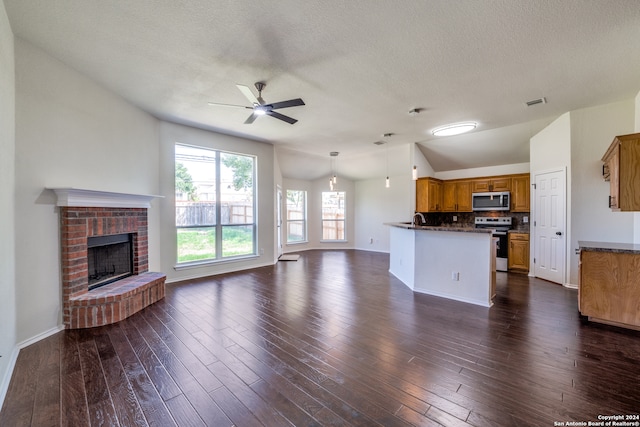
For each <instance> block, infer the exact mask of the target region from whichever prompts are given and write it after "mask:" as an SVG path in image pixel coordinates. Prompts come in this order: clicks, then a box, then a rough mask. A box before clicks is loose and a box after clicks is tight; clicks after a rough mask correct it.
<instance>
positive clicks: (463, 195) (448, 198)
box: [442, 181, 471, 212]
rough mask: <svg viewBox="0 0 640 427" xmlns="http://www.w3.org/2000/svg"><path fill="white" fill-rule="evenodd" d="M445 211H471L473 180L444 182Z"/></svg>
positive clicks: (443, 209) (443, 207)
mask: <svg viewBox="0 0 640 427" xmlns="http://www.w3.org/2000/svg"><path fill="white" fill-rule="evenodd" d="M442 211H443V212H471V181H444V182H443V183H442Z"/></svg>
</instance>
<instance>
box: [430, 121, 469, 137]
mask: <svg viewBox="0 0 640 427" xmlns="http://www.w3.org/2000/svg"><path fill="white" fill-rule="evenodd" d="M476 126H478V124H477V123H475V122H464V123H453V124H450V125H445V126H441V127H439V128H436V129H434V130H432V131H431V133H432V134H433V136H452V135H460V134H461V133H465V132H469V131H471V130H474V129H475V128H476Z"/></svg>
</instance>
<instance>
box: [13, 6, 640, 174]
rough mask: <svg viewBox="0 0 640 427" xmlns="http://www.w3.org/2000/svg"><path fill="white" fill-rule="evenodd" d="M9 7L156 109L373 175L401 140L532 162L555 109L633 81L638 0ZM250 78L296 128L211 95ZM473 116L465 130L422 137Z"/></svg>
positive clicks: (242, 100)
mask: <svg viewBox="0 0 640 427" xmlns="http://www.w3.org/2000/svg"><path fill="white" fill-rule="evenodd" d="M4 3H5V6H6V9H7V13H8V15H9V20H10V23H11V26H12V30H13V32H14V34H15V35H16V36H17V37H20V38H22V39H24V40H27V41H28V42H30V43H32V44H34V45H36V46H38V47H40V48H42V49H43V50H44V51H46V52H47V53H49V54H50V55H52V56H54V57H56V58H58V59H59V60H61V61H62V62H64V63H66V64H68V65H69V66H71V67H72V68H74V69H76V70H78V71H80V72H81V73H84V74H85V75H87V76H89V77H90V78H92V79H93V80H95V81H96V82H98V83H99V84H101V85H103V86H105V87H107V88H108V89H110V90H112V91H113V92H115V93H118V94H120V95H121V96H122V97H124V98H126V99H127V100H128V101H130V102H131V103H132V104H134V105H136V106H138V107H140V108H141V109H143V110H145V111H148V112H149V113H151V114H153V115H154V116H156V117H158V118H160V119H164V120H169V121H173V122H178V123H184V124H188V125H192V126H196V127H200V128H205V129H210V130H214V131H218V132H222V133H228V134H233V135H240V136H244V137H246V138H250V139H255V140H258V141H264V142H268V143H271V144H274V145H275V146H276V147H277V152H278V153H279V162H280V165H281V168H282V170H283V174H284V175H285V176H286V177H291V178H299V179H315V178H319V177H320V176H323V175H324V174H326V173H328V167H329V152H330V151H338V152H340V156H339V159H340V172H341V174H343V175H345V176H347V177H350V178H352V179H365V178H371V177H373V176H376V175H379V174H380V168H379V164H380V161H381V159H382V158H384V157H385V156H386V155H387V153H389V155H390V156H391V164H392V167H396V166H393V165H394V153H395V152H396V151H394V148H398V147H400V146H405V145H406V144H407V143H412V142H417V143H419V147H420V149H421V150H422V152H423V153H424V154H425V156H426V157H427V159H428V160H429V162H430V163H431V165H432V166H433V168H434V169H435V170H436V171H445V170H456V169H465V168H473V167H481V166H495V165H500V164H512V163H522V162H528V161H529V150H528V144H529V138H530V137H531V136H532V135H534V134H535V133H537V132H538V131H539V130H541V129H542V128H544V127H545V126H546V125H547V124H548V123H550V122H551V121H552V120H553V119H555V118H556V117H558V116H559V115H561V114H562V113H565V112H567V111H571V110H575V109H579V108H584V107H589V106H594V105H600V104H604V103H608V102H613V101H618V100H622V99H629V98H631V97H633V96H634V95H635V94H636V93H638V91H639V90H640V43H639V42H638V40H640V7H639V6H638V2H637V0H610V1H602V0H453V1H452V0H403V1H401V2H397V1H391V0H349V1H342V0H307V1H299V0H279V1H274V2H257V1H255V0H235V1H227V0H183V1H158V0H135V1H131V0H109V1H100V0H30V1H24V0H4ZM257 81H263V82H266V83H267V86H266V88H265V89H264V91H263V93H262V96H263V97H264V98H265V100H266V101H267V102H277V101H282V100H287V99H291V98H298V97H300V98H302V99H303V100H304V102H305V104H306V105H305V106H300V107H293V108H288V109H283V110H279V111H281V112H282V113H283V114H286V115H288V116H291V117H294V118H296V119H298V120H299V121H298V122H297V123H296V124H294V125H290V124H288V123H285V122H283V121H280V120H276V119H274V118H273V117H260V118H258V119H257V120H256V121H255V122H254V123H253V124H244V121H245V119H246V118H247V116H248V115H249V113H250V110H246V109H242V108H229V107H218V106H210V105H208V103H209V102H217V103H225V104H236V105H247V106H248V105H250V104H249V102H248V100H247V98H246V97H245V96H243V94H242V93H241V92H240V91H239V90H238V88H237V87H236V84H242V85H245V86H249V87H251V88H252V89H254V88H253V84H254V82H257ZM541 97H545V98H546V100H547V103H544V104H538V105H536V106H533V107H527V106H526V105H525V102H526V101H529V100H532V99H536V98H541ZM416 108H417V109H420V113H419V114H418V115H416V116H410V115H409V114H408V112H409V110H411V109H416ZM469 120H471V121H476V122H477V123H478V127H477V129H476V130H475V131H473V132H472V133H469V134H466V135H464V136H460V137H449V138H441V139H439V138H436V137H433V136H432V135H431V130H432V129H433V128H435V127H437V126H439V125H443V124H447V123H451V122H459V121H469ZM385 133H393V134H394V135H393V136H391V137H387V138H384V137H383V136H382V135H383V134H385ZM379 140H385V142H387V143H388V145H387V146H386V147H384V148H381V147H380V146H378V145H374V144H373V143H374V142H376V141H379ZM383 151H384V152H383ZM403 167H404V163H403Z"/></svg>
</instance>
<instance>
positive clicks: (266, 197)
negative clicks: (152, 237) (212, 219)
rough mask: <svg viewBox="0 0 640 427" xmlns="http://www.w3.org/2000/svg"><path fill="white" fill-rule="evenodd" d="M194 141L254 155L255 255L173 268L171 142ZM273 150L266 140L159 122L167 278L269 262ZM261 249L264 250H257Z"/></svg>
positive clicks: (272, 226) (272, 223) (271, 255)
mask: <svg viewBox="0 0 640 427" xmlns="http://www.w3.org/2000/svg"><path fill="white" fill-rule="evenodd" d="M176 143H181V144H187V145H195V146H198V147H205V148H213V149H219V150H223V151H229V152H233V153H239V154H248V155H255V156H257V158H258V165H257V174H258V177H257V186H258V188H257V192H256V197H257V206H258V240H257V242H258V253H259V255H258V256H257V257H252V258H246V259H243V260H234V261H222V262H217V263H211V264H204V265H200V266H197V267H189V268H187V269H182V268H181V269H179V270H176V269H175V266H176V260H177V252H176V244H175V242H176V227H175V207H174V206H175V204H174V201H175V172H174V171H175V144H176ZM274 168H275V163H274V150H273V146H272V145H270V144H266V143H262V142H255V141H250V140H247V139H244V138H238V137H235V136H230V135H223V134H220V133H215V132H210V131H206V130H202V129H195V128H192V127H188V126H182V125H178V124H173V123H167V122H161V124H160V170H161V171H162V173H161V175H160V194H161V195H163V196H164V199H163V200H162V206H161V227H160V241H161V258H162V261H161V265H162V272H163V273H165V274H166V275H167V282H175V281H178V280H186V279H190V278H194V277H203V276H208V275H212V274H220V273H225V272H229V271H236V270H243V269H247V268H253V267H258V266H264V265H271V264H273V263H274V260H275V258H276V255H275V251H276V243H275V231H274V229H275V206H276V204H275V198H276V181H275V180H274ZM261 250H263V251H264V253H262V254H261V253H260V251H261Z"/></svg>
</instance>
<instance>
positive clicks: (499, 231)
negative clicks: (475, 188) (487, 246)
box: [474, 216, 512, 271]
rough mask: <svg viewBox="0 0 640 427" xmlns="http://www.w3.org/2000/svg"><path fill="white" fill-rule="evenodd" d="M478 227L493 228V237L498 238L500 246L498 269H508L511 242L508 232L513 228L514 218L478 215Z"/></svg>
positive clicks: (497, 260)
mask: <svg viewBox="0 0 640 427" xmlns="http://www.w3.org/2000/svg"><path fill="white" fill-rule="evenodd" d="M474 222H475V224H476V228H490V229H492V230H493V237H497V238H498V248H497V252H496V270H498V271H507V268H508V260H507V257H508V256H509V254H508V252H507V251H508V248H509V242H508V239H507V233H508V231H509V230H511V222H512V219H511V217H510V216H500V217H484V216H482V217H476V218H475V221H474Z"/></svg>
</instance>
